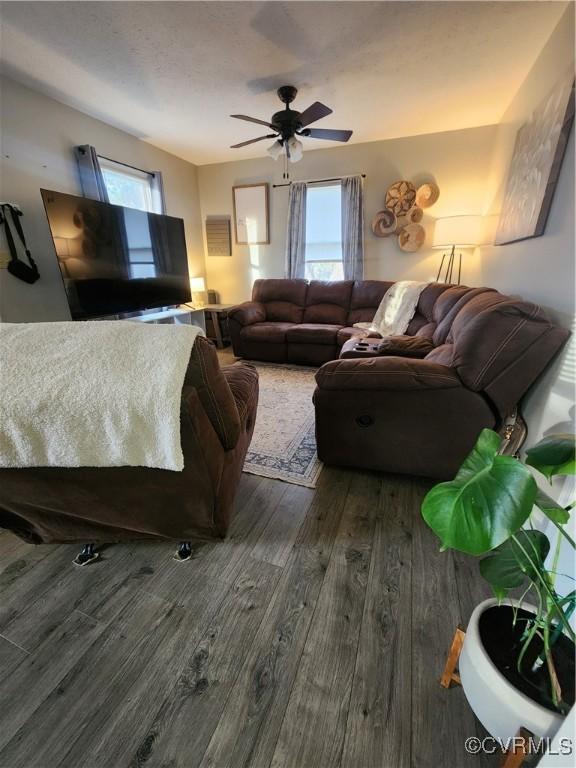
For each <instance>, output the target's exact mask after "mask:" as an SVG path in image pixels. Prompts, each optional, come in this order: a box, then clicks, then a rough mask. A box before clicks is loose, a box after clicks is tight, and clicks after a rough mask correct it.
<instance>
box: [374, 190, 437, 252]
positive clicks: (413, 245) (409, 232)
mask: <svg viewBox="0 0 576 768" xmlns="http://www.w3.org/2000/svg"><path fill="white" fill-rule="evenodd" d="M439 196H440V189H439V188H438V186H437V185H436V184H434V182H432V181H429V182H427V183H426V184H422V185H421V186H419V187H418V188H416V187H415V186H414V184H412V182H411V181H406V180H405V179H403V180H401V181H395V182H394V184H391V185H390V186H389V187H388V191H387V192H386V207H385V208H384V209H383V210H381V211H378V213H377V214H376V216H374V218H373V219H372V232H373V233H374V234H375V235H376V237H388V236H389V235H392V234H396V235H398V245H399V246H400V248H401V249H402V250H403V251H406V252H409V253H414V252H415V251H418V250H419V249H420V248H422V246H423V245H424V241H425V240H426V230H425V229H424V227H423V226H422V224H421V223H420V222H421V221H422V219H423V217H424V210H423V209H424V208H430V206H432V205H434V203H435V202H436V200H438V197H439Z"/></svg>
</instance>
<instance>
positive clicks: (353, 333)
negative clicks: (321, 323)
mask: <svg viewBox="0 0 576 768" xmlns="http://www.w3.org/2000/svg"><path fill="white" fill-rule="evenodd" d="M364 336H366V331H365V330H364V329H363V328H351V327H350V326H347V327H346V328H340V330H339V331H338V335H337V336H336V343H337V344H338V346H339V347H341V346H342V345H343V344H346V342H347V341H349V340H350V339H361V338H363V337H364Z"/></svg>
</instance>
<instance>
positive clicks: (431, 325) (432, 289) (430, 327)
mask: <svg viewBox="0 0 576 768" xmlns="http://www.w3.org/2000/svg"><path fill="white" fill-rule="evenodd" d="M449 288H450V286H449V285H447V284H446V283H430V284H429V285H427V286H426V288H424V290H423V291H422V293H421V294H420V298H419V299H418V304H417V306H416V312H415V313H414V317H413V318H412V320H410V322H409V323H408V328H407V329H406V333H407V335H408V336H421V337H423V338H427V339H431V338H432V336H433V335H434V331H435V330H436V320H435V319H434V307H435V306H436V304H437V302H438V299H439V298H440V297H441V296H442V295H443V294H444V293H445V292H446V291H447V290H448V289H449Z"/></svg>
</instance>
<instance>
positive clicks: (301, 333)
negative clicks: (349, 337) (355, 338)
mask: <svg viewBox="0 0 576 768" xmlns="http://www.w3.org/2000/svg"><path fill="white" fill-rule="evenodd" d="M339 331H340V326H339V325H327V324H316V323H302V324H301V325H295V326H292V327H291V328H289V329H288V330H287V331H286V339H287V341H288V342H296V343H306V342H308V343H310V344H330V345H332V346H334V345H335V344H336V337H337V335H338V332H339Z"/></svg>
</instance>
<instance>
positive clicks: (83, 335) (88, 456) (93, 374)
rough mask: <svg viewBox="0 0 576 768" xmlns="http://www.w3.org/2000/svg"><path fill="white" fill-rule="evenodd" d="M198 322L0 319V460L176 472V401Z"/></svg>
mask: <svg viewBox="0 0 576 768" xmlns="http://www.w3.org/2000/svg"><path fill="white" fill-rule="evenodd" d="M198 333H203V331H202V330H201V329H200V328H197V327H196V326H190V325H150V324H145V323H140V322H127V321H94V322H62V323H0V386H1V397H0V466H2V467H115V466H144V467H157V468H160V469H170V470H174V471H181V470H182V469H183V467H184V457H183V454H182V446H181V441H180V401H181V396H182V386H183V383H184V376H185V373H186V368H187V366H188V361H189V359H190V353H191V351H192V346H193V344H194V340H195V338H196V336H197V335H198Z"/></svg>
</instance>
